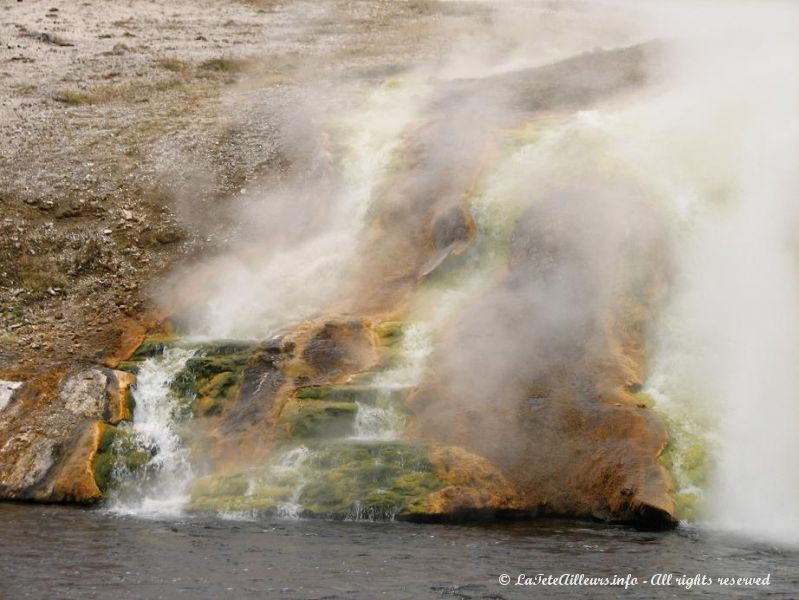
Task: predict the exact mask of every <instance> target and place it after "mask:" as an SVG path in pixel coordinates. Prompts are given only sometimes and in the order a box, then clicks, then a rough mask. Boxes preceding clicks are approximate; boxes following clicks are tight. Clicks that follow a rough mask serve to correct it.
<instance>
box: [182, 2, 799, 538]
mask: <svg viewBox="0 0 799 600" xmlns="http://www.w3.org/2000/svg"><path fill="white" fill-rule="evenodd" d="M490 6H491V19H490V22H489V25H487V26H486V27H483V28H481V29H479V30H478V31H476V32H471V33H467V34H465V35H463V36H462V37H461V38H460V39H458V40H456V42H455V43H454V44H453V49H452V52H451V53H450V54H448V55H447V56H446V57H444V59H443V60H439V61H436V62H435V63H431V64H426V65H421V66H418V67H417V68H415V69H414V70H413V71H412V72H409V73H407V74H405V75H403V76H402V77H401V78H400V80H399V83H394V84H392V85H386V84H383V85H382V86H379V87H377V88H375V89H374V90H372V91H370V92H369V93H368V94H366V97H365V99H364V98H363V96H361V99H362V102H361V103H360V105H359V108H357V109H356V110H351V111H340V110H335V109H332V110H330V111H326V110H322V111H318V110H314V109H313V108H309V109H308V111H310V115H311V117H312V118H307V115H308V114H309V112H308V111H305V110H299V111H296V112H295V113H294V114H288V115H284V120H283V123H282V129H281V131H282V139H283V145H284V147H285V149H286V150H287V152H288V155H289V156H290V157H291V162H292V164H293V167H292V169H291V171H290V173H289V174H288V176H287V177H285V178H284V179H283V180H282V181H280V182H277V183H274V184H271V185H269V186H268V187H264V188H263V189H259V190H251V191H250V193H249V194H248V195H247V198H246V199H245V201H244V202H242V203H240V205H238V208H237V209H236V210H237V213H236V214H235V219H236V220H237V221H238V222H239V223H240V227H239V229H238V237H237V239H236V240H235V242H234V243H232V244H231V245H230V247H228V248H226V249H225V251H224V252H223V253H222V254H221V255H220V256H218V257H216V258H215V259H214V260H213V261H209V262H208V263H206V264H203V265H200V266H198V267H194V268H193V269H192V270H190V271H189V272H188V273H182V274H181V275H180V277H179V278H178V279H177V280H176V281H177V283H176V284H175V286H174V289H177V290H179V291H180V293H181V294H182V295H183V296H182V298H184V299H185V298H191V299H195V298H202V300H200V301H198V302H194V303H192V304H191V305H192V307H193V309H192V311H193V312H190V313H189V323H190V326H191V328H192V330H193V331H194V332H195V333H197V334H200V335H207V336H212V337H263V336H266V335H268V334H269V333H271V332H272V331H274V330H276V329H278V328H280V327H282V326H285V325H287V324H289V323H291V322H295V321H297V320H299V319H302V318H305V317H307V316H310V315H312V314H314V313H315V312H318V311H322V310H325V309H326V307H329V306H330V305H331V303H333V302H334V300H335V299H336V297H337V295H338V294H339V293H340V292H341V290H342V289H343V282H344V281H347V279H348V278H349V277H350V276H351V275H352V273H351V272H350V265H351V263H352V260H353V257H354V253H355V252H356V250H357V247H358V240H359V235H360V234H361V232H362V229H363V225H364V223H365V220H366V219H367V218H368V211H369V207H370V204H371V203H372V202H373V201H374V200H375V198H376V197H377V196H379V195H380V194H383V193H385V192H386V190H385V189H384V187H383V184H384V182H385V180H386V178H387V173H388V172H389V171H390V169H391V168H392V158H393V157H394V155H395V152H396V151H397V149H398V148H401V147H402V145H403V144H404V143H406V141H407V138H408V137H409V136H412V135H413V133H414V132H415V131H416V132H418V129H416V128H417V127H418V125H419V123H420V122H423V121H424V119H429V118H430V116H431V114H433V113H434V112H435V111H436V110H438V111H439V114H438V118H439V119H443V122H444V123H445V125H446V126H443V127H442V126H440V127H438V128H436V129H435V130H434V131H435V132H436V136H441V137H436V136H433V137H432V138H430V139H428V140H427V141H428V142H429V143H427V144H426V146H425V152H426V154H425V159H426V160H428V161H429V164H428V165H427V168H423V169H421V170H420V171H419V173H420V177H421V175H424V177H428V178H431V179H432V180H433V183H431V181H421V180H419V181H416V185H418V188H419V189H420V190H428V191H429V190H435V189H437V187H436V186H437V185H438V186H446V181H443V179H444V178H446V177H448V176H450V175H451V174H452V173H457V172H459V170H460V171H473V170H474V169H475V160H474V159H475V155H476V154H478V153H479V152H481V149H483V148H485V147H487V146H490V144H491V140H492V138H495V137H501V130H502V129H503V128H504V127H509V126H512V125H514V122H513V118H514V111H513V107H512V106H510V105H509V103H508V98H509V97H511V96H512V94H513V92H514V90H513V89H512V88H508V89H505V90H500V92H499V93H497V89H496V85H497V81H498V80H497V79H495V78H496V77H500V76H503V75H507V74H509V73H511V74H512V73H514V72H517V71H519V70H520V69H527V68H530V67H535V66H540V65H544V64H549V63H552V62H554V61H556V60H561V59H565V58H568V57H570V56H573V55H579V54H580V53H583V52H591V51H593V50H594V49H595V48H596V47H606V48H611V47H624V46H628V45H630V44H633V43H638V42H643V41H648V40H651V39H661V40H665V41H666V42H665V46H664V49H663V52H662V53H661V54H660V59H661V60H660V61H659V62H657V63H652V64H649V65H648V69H649V72H650V74H651V75H652V81H653V83H651V84H650V85H649V86H648V87H646V88H645V89H642V90H638V91H637V93H636V94H635V95H629V94H628V95H626V96H624V97H623V98H621V99H620V98H614V99H611V100H608V101H605V102H604V103H603V104H601V105H599V106H598V107H595V110H594V111H592V112H589V113H580V114H577V115H574V114H570V115H561V117H562V123H561V124H559V125H556V126H553V127H552V128H551V129H548V130H547V131H546V132H545V133H544V134H543V135H542V136H541V138H540V139H539V140H538V141H537V142H536V144H534V145H533V146H531V147H530V148H525V149H523V150H522V151H520V152H518V153H516V154H515V155H514V156H513V157H512V158H511V159H510V162H509V163H508V164H506V165H505V166H504V167H499V166H495V167H494V171H493V179H492V175H491V172H490V171H491V170H490V169H488V171H489V173H488V174H486V169H485V168H483V169H482V176H483V178H484V179H485V180H487V181H488V183H486V184H485V185H484V187H485V188H486V189H488V190H489V191H488V192H487V193H489V194H494V196H495V197H496V198H498V200H495V205H494V206H493V208H492V210H497V211H502V210H504V209H505V208H507V207H503V205H502V203H503V202H504V201H505V200H507V202H508V203H509V204H513V210H514V211H515V214H519V215H522V216H521V219H520V220H519V221H518V223H517V225H516V229H515V231H514V234H513V241H512V242H511V248H510V254H511V264H512V265H513V264H514V260H516V264H515V266H513V270H512V272H511V275H510V277H509V278H508V279H507V280H506V281H505V283H504V284H502V285H499V286H493V287H491V286H488V287H487V286H485V285H478V286H475V287H468V286H464V287H463V288H462V290H461V291H462V292H463V294H465V295H466V299H465V300H464V299H463V298H462V297H461V298H460V300H459V304H458V307H457V310H456V309H453V310H452V311H450V312H449V313H448V314H444V315H443V317H442V315H441V314H438V315H437V316H436V319H438V326H439V332H441V330H442V329H446V328H448V327H456V328H458V332H459V334H458V336H457V338H454V339H456V341H455V342H452V341H448V340H450V339H451V338H449V337H448V336H447V335H440V336H439V344H438V347H437V351H436V353H435V355H436V356H438V357H439V359H438V360H439V363H438V376H439V377H440V378H441V379H443V380H445V381H447V382H448V383H449V384H451V385H452V386H453V388H454V389H455V391H456V392H457V393H456V395H457V396H458V398H459V401H460V402H461V403H462V404H460V405H459V407H458V408H459V410H467V409H468V406H469V404H470V403H482V402H486V401H487V400H486V399H487V398H490V399H491V401H492V402H495V403H497V404H498V405H503V404H506V403H509V402H515V401H518V398H519V397H520V396H521V397H523V396H524V394H525V393H526V392H527V391H528V390H529V388H530V386H531V385H533V384H534V382H535V381H536V380H537V378H539V377H540V376H541V375H542V374H544V373H547V372H551V371H552V370H553V369H555V368H556V367H557V366H558V364H567V363H569V361H573V360H576V358H575V357H576V356H577V354H575V352H576V350H575V349H580V351H581V352H582V351H584V350H586V349H587V351H588V354H589V355H592V354H601V353H602V352H603V351H604V350H605V349H603V348H601V347H594V346H595V344H596V343H597V342H596V340H597V339H599V337H601V336H597V333H596V332H597V331H598V329H599V328H600V327H601V323H600V319H601V316H602V315H603V314H605V313H606V311H607V309H608V306H609V305H610V304H611V303H612V302H613V294H614V290H615V289H616V288H615V287H614V285H615V284H616V283H617V281H618V278H619V277H620V276H625V274H624V273H621V274H620V271H619V270H620V269H621V270H624V269H626V268H628V265H629V258H630V256H632V255H634V254H636V253H640V252H643V253H651V252H660V251H661V250H662V249H663V248H664V247H666V248H670V249H671V252H672V255H671V256H664V257H661V260H662V262H661V267H662V268H663V269H664V270H670V269H671V268H672V265H673V266H674V269H675V272H674V277H673V286H672V289H671V295H670V300H669V305H668V309H667V310H666V311H665V312H664V315H663V316H662V318H661V319H660V320H659V323H660V325H661V327H660V329H659V330H658V331H656V332H655V334H654V336H653V340H652V341H653V348H657V352H656V354H655V355H654V357H653V358H652V360H651V363H652V364H651V367H652V369H653V372H654V373H655V374H656V375H657V376H658V382H659V383H658V386H659V387H660V388H661V391H662V392H663V393H664V394H666V395H668V396H670V397H672V398H674V399H675V400H681V401H684V402H686V403H688V404H689V405H691V406H692V409H693V410H696V411H697V412H705V413H707V414H710V415H711V418H710V419H709V421H711V422H712V421H714V420H715V421H718V432H719V434H720V436H721V438H722V445H721V456H720V462H719V465H720V466H719V469H718V472H717V473H716V475H715V478H714V483H713V489H712V494H711V496H712V504H711V506H710V510H709V511H708V514H709V515H710V516H711V517H712V518H713V519H714V520H715V521H717V522H718V523H719V524H721V525H723V526H725V527H728V528H734V529H742V530H746V531H748V532H750V533H754V534H757V535H767V536H771V537H775V536H776V537H781V538H783V539H785V538H786V537H787V538H788V539H794V540H795V539H796V538H797V536H799V509H797V504H796V502H795V499H796V497H797V495H799V469H797V458H796V457H797V456H799V436H797V435H796V431H797V427H799V401H797V397H796V394H797V389H799V385H797V384H799V381H797V378H799V370H797V369H796V365H797V364H799V321H798V320H797V319H799V313H798V312H797V311H798V310H799V288H797V272H798V271H797V264H796V252H797V247H796V244H795V242H793V237H794V236H793V235H792V234H793V232H794V231H795V228H796V224H797V217H799V214H797V202H796V201H797V194H799V170H797V168H796V166H797V165H796V161H797V156H799V111H798V110H797V107H799V61H798V60H797V59H796V57H797V56H799V38H797V36H796V24H797V23H799V8H797V7H795V6H794V5H792V4H790V3H787V2H786V3H783V2H757V3H748V2H732V1H730V2H707V3H704V2H702V3H697V2H691V3H683V2H674V3H666V2H659V3H655V2H635V3H620V2H612V3H611V2H607V3H606V2H565V1H564V2H557V3H552V2H547V3H538V2H526V3H525V2H497V3H492V4H491V5H490ZM492 78H494V79H492ZM463 80H469V82H468V85H472V86H473V89H472V92H471V93H470V96H469V98H471V102H466V103H464V104H459V105H457V110H455V107H454V106H453V105H447V104H446V102H444V103H443V104H442V103H441V96H439V95H438V93H439V92H440V90H442V89H449V88H447V87H446V86H445V85H444V82H451V83H455V84H458V85H461V84H463ZM480 81H483V82H484V83H483V84H480ZM342 86H344V84H343V83H342ZM506 92H507V93H506ZM508 94H510V95H508ZM353 97H357V96H353ZM446 98H447V96H446V95H445V96H444V99H445V100H446ZM330 115H332V116H330ZM516 125H518V123H516ZM447 135H451V136H453V137H454V139H456V140H457V143H452V139H447V138H446V136H447ZM608 165H611V167H610V168H608ZM437 178H438V180H437ZM434 184H435V185H434ZM410 193H412V190H411V192H410ZM478 221H479V219H478ZM547 236H550V237H551V239H552V244H550V245H548V242H547ZM533 238H534V243H532V242H531V243H529V244H527V243H526V242H525V240H528V241H529V240H532V239H533ZM665 238H669V243H668V244H665V245H664V239H665ZM531 248H532V249H533V250H532V251H531V252H532V253H530V252H528V251H530V249H531ZM547 248H550V249H551V250H552V251H551V252H549V253H548V251H547ZM666 278H667V279H671V273H670V271H669V275H668V276H667V277H666ZM475 290H477V291H475ZM486 290H488V291H486ZM463 294H462V296H463ZM445 312H446V311H445ZM430 318H432V316H431V317H430ZM683 359H684V360H683ZM477 364H479V365H480V368H479V369H475V365H477ZM675 365H678V367H677V366H675ZM664 410H668V408H667V407H664ZM442 418H443V419H446V415H443V416H442ZM488 429H489V430H490V428H488ZM486 443H489V441H488V440H487V441H486Z"/></svg>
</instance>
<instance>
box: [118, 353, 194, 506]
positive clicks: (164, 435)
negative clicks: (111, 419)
mask: <svg viewBox="0 0 799 600" xmlns="http://www.w3.org/2000/svg"><path fill="white" fill-rule="evenodd" d="M194 354H195V351H194V350H189V349H183V348H171V349H166V350H164V352H163V354H160V355H157V356H153V357H151V358H148V359H147V360H145V361H144V362H143V363H142V365H141V367H140V368H139V371H138V375H137V378H136V387H135V388H134V390H133V398H134V400H135V402H136V405H135V409H134V413H133V423H131V424H125V425H123V426H122V427H121V429H122V435H120V436H118V437H117V440H116V441H115V442H114V443H115V444H118V445H123V444H124V445H127V446H129V447H128V448H125V452H127V453H129V452H130V451H131V449H132V450H133V451H136V452H139V453H143V454H144V455H145V456H148V457H149V459H148V460H147V463H146V465H144V466H143V468H142V469H137V470H136V471H131V470H129V469H128V468H126V467H125V466H124V465H122V464H119V465H117V466H116V467H115V472H114V479H115V480H116V481H117V482H118V483H117V488H116V490H115V491H114V493H113V495H112V496H111V499H110V503H109V508H110V510H111V511H112V512H115V513H119V514H137V515H174V514H179V513H180V512H181V511H182V509H183V505H184V503H185V501H186V498H187V493H186V492H187V486H188V484H189V483H190V482H191V480H192V476H193V475H192V469H191V464H190V462H189V456H188V452H187V450H186V448H184V446H183V443H182V442H181V439H180V436H179V435H178V433H177V431H176V429H177V424H178V419H179V414H178V412H179V407H178V406H177V403H176V399H175V397H174V396H173V395H172V394H171V392H170V386H171V384H172V382H173V381H174V379H175V377H176V376H177V374H178V373H179V372H180V371H181V370H182V369H183V368H184V367H185V366H186V362H187V361H188V360H189V359H190V358H191V357H192V356H194Z"/></svg>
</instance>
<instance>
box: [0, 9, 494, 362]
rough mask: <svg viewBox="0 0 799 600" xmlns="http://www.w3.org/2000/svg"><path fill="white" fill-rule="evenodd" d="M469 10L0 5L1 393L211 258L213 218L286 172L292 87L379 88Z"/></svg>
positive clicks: (84, 347)
mask: <svg viewBox="0 0 799 600" xmlns="http://www.w3.org/2000/svg"><path fill="white" fill-rule="evenodd" d="M465 10H470V11H474V10H478V8H468V9H463V8H461V9H453V8H452V5H448V4H446V3H441V4H439V3H436V2H405V1H402V2H400V1H397V2H337V1H332V0H331V1H314V2H300V1H295V2H291V1H280V0H263V1H247V2H243V1H242V2H227V1H222V0H182V1H177V2H169V3H159V2H151V1H145V0H132V1H130V2H125V3H119V2H112V1H108V0H91V1H86V2H63V1H57V0H49V1H43V0H42V1H40V0H20V1H15V2H11V1H9V2H4V3H3V5H2V6H0V228H2V233H1V234H0V378H2V377H8V378H20V377H25V375H26V374H28V373H30V372H31V371H34V370H38V369H40V368H47V365H48V364H52V363H54V362H62V361H69V362H72V361H75V360H81V359H86V360H92V361H96V360H98V359H101V358H103V357H105V356H107V355H108V354H109V353H113V351H114V350H115V349H116V348H117V347H118V346H119V344H120V343H124V338H125V337H126V336H128V337H129V336H130V335H131V332H133V335H135V333H136V332H137V331H139V330H141V327H140V325H142V324H144V325H147V324H148V323H151V322H152V319H153V314H152V312H151V310H150V308H149V305H148V297H149V295H148V289H149V288H148V286H149V285H150V284H151V282H153V281H154V280H155V278H157V277H158V275H159V274H162V273H164V271H165V270H167V269H169V268H170V266H173V265H175V264H176V263H177V262H179V261H181V260H184V259H185V258H187V257H191V256H195V255H196V254H197V253H198V252H206V251H210V250H212V249H213V248H214V247H215V246H216V245H218V244H221V243H224V240H225V238H226V237H227V236H230V235H232V234H233V232H232V230H231V229H230V227H229V225H230V224H229V223H225V221H224V219H222V218H215V217H214V215H215V214H216V213H219V214H220V215H221V214H222V213H223V212H224V211H223V208H224V207H225V206H226V205H228V204H230V203H231V202H235V197H236V196H237V195H238V194H239V193H240V191H241V189H242V188H244V187H245V186H246V185H247V182H248V181H250V180H252V179H256V178H258V177H264V176H279V174H280V171H281V170H282V169H285V168H286V167H287V164H288V163H289V162H290V160H291V157H288V156H286V155H285V153H284V152H283V148H282V147H281V143H280V139H278V138H277V136H276V134H275V131H276V127H275V126H274V120H275V119H276V118H277V117H276V115H278V114H279V113H280V111H281V109H282V108H283V107H285V106H286V105H287V104H290V103H291V101H292V100H291V98H292V91H293V89H294V88H296V87H297V83H298V82H299V80H305V83H306V84H307V80H308V79H317V80H324V79H325V77H330V78H332V77H334V76H340V74H341V73H349V72H351V73H353V74H354V75H356V76H358V77H361V78H363V77H367V78H368V77H370V76H372V77H378V76H385V74H386V73H390V72H391V71H392V70H396V69H399V68H402V67H404V66H407V65H408V64H411V63H413V61H414V60H415V59H417V58H420V57H421V55H428V56H429V55H430V54H431V53H435V52H438V51H440V50H441V48H439V47H437V45H440V44H442V43H445V42H444V41H442V40H446V38H445V37H442V36H432V35H429V34H431V33H432V32H433V31H434V30H436V29H437V28H439V27H442V26H446V27H450V28H452V27H457V26H458V20H459V17H460V15H461V13H462V12H463V11H465ZM353 79H355V77H354V78H353ZM156 317H157V315H156Z"/></svg>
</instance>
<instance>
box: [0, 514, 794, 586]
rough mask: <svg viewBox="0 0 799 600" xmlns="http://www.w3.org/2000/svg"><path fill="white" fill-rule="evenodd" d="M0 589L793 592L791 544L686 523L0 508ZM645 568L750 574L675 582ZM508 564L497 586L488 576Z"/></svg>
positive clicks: (495, 577) (496, 580) (497, 573)
mask: <svg viewBox="0 0 799 600" xmlns="http://www.w3.org/2000/svg"><path fill="white" fill-rule="evenodd" d="M0 523H2V524H3V525H2V528H1V529H0V597H3V598H45V597H47V598H81V599H83V598H116V599H125V598H193V599H203V598H213V599H218V598H237V599H238V598H281V599H287V600H289V599H312V598H316V599H321V598H327V599H331V600H332V599H335V598H347V599H374V598H414V599H417V598H457V599H468V598H474V599H487V598H491V599H501V598H506V599H513V598H580V599H585V598H602V599H604V598H620V597H629V598H694V597H697V598H760V597H764V598H765V597H768V598H785V599H789V598H791V599H792V598H795V597H796V590H797V589H799V573H797V571H796V568H795V567H796V564H797V560H799V552H796V551H787V550H780V549H777V548H774V547H770V546H762V545H755V544H752V543H750V542H746V541H742V540H738V539H735V538H729V537H720V536H717V535H714V534H710V533H700V532H699V531H697V530H695V529H687V530H677V531H674V532H668V533H657V534H652V533H644V532H638V531H634V530H630V529H626V528H621V527H610V526H598V525H593V524H585V523H567V522H559V521H543V522H539V523H508V524H496V525H484V526H455V525H418V524H412V523H400V522H340V521H336V522H331V521H322V520H299V521H289V520H279V519H272V520H253V521H243V520H238V521H231V520H223V519H219V518H210V517H209V518H202V517H196V518H182V519H171V520H147V519H141V518H136V517H131V516H118V515H112V514H108V513H106V512H103V511H98V510H86V509H79V508H68V507H57V506H31V505H14V504H5V505H0ZM522 573H524V574H525V575H528V576H536V575H537V574H539V573H542V574H544V575H554V576H559V575H561V574H563V573H572V574H584V575H585V576H586V577H612V576H613V575H618V576H619V577H622V578H626V577H627V575H628V574H630V575H631V576H632V577H635V578H638V580H639V583H638V585H636V586H632V587H629V588H628V589H627V590H625V589H624V587H623V586H615V587H596V586H590V587H579V586H575V587H566V586H561V587H547V588H542V587H528V586H517V585H514V584H513V582H515V581H516V579H517V577H518V575H519V574H522ZM658 573H671V574H674V576H675V578H676V576H677V575H679V574H687V575H689V576H691V577H694V576H696V575H697V574H699V575H707V576H708V577H713V578H714V580H715V578H716V577H752V576H754V577H761V576H766V575H768V574H770V585H769V586H767V587H759V588H756V587H722V586H720V585H718V584H717V583H715V582H714V583H713V584H712V585H709V586H698V587H693V588H692V589H691V590H686V589H685V587H680V586H679V585H677V584H676V579H674V580H673V583H672V585H671V586H662V587H661V586H653V585H651V584H649V583H647V584H644V583H643V580H644V579H647V580H650V579H652V578H653V576H655V575H656V574H658ZM503 574H508V575H509V576H510V577H511V578H512V582H511V584H510V585H507V586H502V585H500V583H499V577H500V576H501V575H503Z"/></svg>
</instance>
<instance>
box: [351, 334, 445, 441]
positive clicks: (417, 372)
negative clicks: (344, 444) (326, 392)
mask: <svg viewBox="0 0 799 600" xmlns="http://www.w3.org/2000/svg"><path fill="white" fill-rule="evenodd" d="M431 351H432V345H431V341H430V327H429V325H424V324H418V323H417V324H413V325H409V326H407V327H406V328H405V332H404V335H403V341H402V346H401V347H400V360H399V364H398V365H397V366H396V367H394V368H393V369H390V370H388V371H384V372H382V373H380V374H379V375H377V376H376V377H375V378H374V380H373V381H372V383H371V385H372V386H373V387H374V388H376V390H377V394H376V398H375V400H374V401H373V402H371V403H366V402H356V405H357V407H358V411H357V413H356V415H355V423H354V433H353V435H352V437H351V439H353V440H362V441H369V440H398V439H400V438H401V437H402V434H403V431H404V429H405V424H406V417H405V415H404V414H403V411H402V410H401V408H400V407H399V404H401V403H402V401H401V400H400V399H398V398H397V397H396V396H397V392H401V391H402V390H406V389H410V388H412V387H414V386H417V385H419V383H421V381H422V378H423V376H424V369H425V367H426V364H427V358H428V357H429V355H430V352H431Z"/></svg>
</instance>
